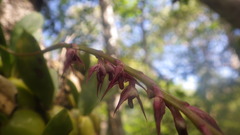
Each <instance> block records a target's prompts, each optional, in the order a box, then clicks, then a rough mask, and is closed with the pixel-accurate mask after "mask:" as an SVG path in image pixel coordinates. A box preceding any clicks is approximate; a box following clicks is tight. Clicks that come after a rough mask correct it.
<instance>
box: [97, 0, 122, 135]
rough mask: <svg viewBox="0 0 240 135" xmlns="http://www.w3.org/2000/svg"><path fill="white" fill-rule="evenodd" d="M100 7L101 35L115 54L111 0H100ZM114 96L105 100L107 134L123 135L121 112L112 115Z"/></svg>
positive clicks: (107, 48)
mask: <svg viewBox="0 0 240 135" xmlns="http://www.w3.org/2000/svg"><path fill="white" fill-rule="evenodd" d="M99 4H100V8H101V18H102V26H103V36H104V40H105V44H106V50H107V53H108V54H110V55H117V51H116V49H117V47H116V46H117V44H116V42H117V39H118V34H117V29H116V27H115V24H114V13H113V7H112V5H111V0H100V1H99ZM114 101H115V98H114V96H113V97H112V98H110V99H108V100H107V107H108V108H107V110H108V134H109V135H124V130H123V127H122V120H121V114H120V113H117V114H115V117H113V112H114V109H115V105H114Z"/></svg>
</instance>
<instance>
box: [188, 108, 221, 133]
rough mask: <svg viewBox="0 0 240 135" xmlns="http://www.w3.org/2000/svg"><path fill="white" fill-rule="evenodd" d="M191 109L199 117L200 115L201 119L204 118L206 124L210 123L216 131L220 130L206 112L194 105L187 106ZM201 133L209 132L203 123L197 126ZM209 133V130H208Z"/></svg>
mask: <svg viewBox="0 0 240 135" xmlns="http://www.w3.org/2000/svg"><path fill="white" fill-rule="evenodd" d="M187 107H188V108H189V109H190V110H191V111H193V112H194V113H195V114H197V115H198V116H199V117H201V118H202V119H203V120H205V121H206V122H207V123H208V124H210V125H212V126H213V127H214V128H216V129H217V130H218V131H220V132H222V131H221V129H220V128H219V127H218V125H217V122H216V121H215V120H214V119H213V118H212V117H211V116H210V115H209V114H208V113H206V112H204V111H202V110H200V109H199V108H197V107H195V106H190V105H188V106H187ZM198 128H199V129H200V130H201V131H202V132H203V133H204V132H205V133H206V134H207V133H208V132H209V131H208V130H207V129H206V128H205V126H204V125H200V127H198ZM209 133H210V132H209Z"/></svg>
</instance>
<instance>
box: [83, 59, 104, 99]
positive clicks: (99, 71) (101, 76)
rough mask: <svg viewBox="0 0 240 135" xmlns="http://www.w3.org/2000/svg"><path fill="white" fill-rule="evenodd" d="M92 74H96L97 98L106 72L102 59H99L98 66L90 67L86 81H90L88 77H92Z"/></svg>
mask: <svg viewBox="0 0 240 135" xmlns="http://www.w3.org/2000/svg"><path fill="white" fill-rule="evenodd" d="M94 72H96V75H97V96H98V93H99V92H100V91H101V88H102V85H103V82H104V78H105V76H106V74H107V71H106V69H105V66H104V62H103V60H102V59H100V58H99V59H98V64H97V65H95V66H92V67H91V68H90V69H89V71H88V77H87V80H88V79H90V77H91V76H92V74H93V73H94Z"/></svg>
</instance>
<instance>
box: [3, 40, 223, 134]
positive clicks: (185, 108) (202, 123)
mask: <svg viewBox="0 0 240 135" xmlns="http://www.w3.org/2000/svg"><path fill="white" fill-rule="evenodd" d="M72 47H73V48H74V49H78V50H80V51H84V52H86V53H90V54H92V55H95V56H96V57H97V58H98V57H100V58H102V59H104V60H107V61H108V62H110V63H112V64H114V65H117V64H118V62H119V60H118V59H116V58H113V57H111V56H109V55H107V54H105V53H103V52H102V51H99V50H95V49H92V48H88V47H86V46H85V45H72V44H67V43H59V44H56V45H53V46H50V47H48V48H46V49H44V50H42V51H37V52H32V53H27V54H26V53H21V54H19V53H15V52H14V51H12V50H9V49H7V48H5V47H3V46H1V45H0V49H2V50H4V51H7V52H9V53H10V54H13V55H17V56H32V55H38V54H43V53H46V52H49V51H52V50H56V49H61V48H72ZM123 69H124V72H126V73H127V74H129V75H131V76H133V77H134V78H136V79H137V80H139V81H140V82H142V83H143V84H145V86H146V87H147V88H152V87H157V86H158V85H157V84H156V83H155V82H154V81H153V80H152V79H150V78H149V77H148V76H146V75H145V74H143V73H142V72H140V71H138V70H135V69H133V68H131V67H129V66H127V65H125V64H123ZM151 92H153V94H155V95H158V96H157V98H159V94H158V93H161V94H160V95H161V98H162V99H163V100H164V102H165V103H166V104H169V105H171V106H173V107H174V108H176V109H178V110H179V111H181V112H182V113H183V114H185V115H186V116H187V117H188V118H189V119H190V120H191V121H192V123H193V124H194V125H195V126H196V127H197V128H198V129H199V130H200V131H201V132H202V133H203V134H206V132H207V134H210V135H223V133H222V132H221V131H220V130H218V129H217V128H216V127H215V126H213V125H212V124H211V123H209V122H207V121H206V120H204V119H203V117H202V116H199V114H198V113H196V112H194V110H193V109H192V107H189V106H190V105H189V104H188V103H187V102H184V101H181V100H179V99H177V98H176V97H174V96H172V95H170V94H168V93H166V92H165V91H163V90H161V91H160V88H159V89H158V90H155V91H151ZM153 97H154V96H152V98H153ZM154 98H156V96H155V97H154ZM157 100H160V99H157Z"/></svg>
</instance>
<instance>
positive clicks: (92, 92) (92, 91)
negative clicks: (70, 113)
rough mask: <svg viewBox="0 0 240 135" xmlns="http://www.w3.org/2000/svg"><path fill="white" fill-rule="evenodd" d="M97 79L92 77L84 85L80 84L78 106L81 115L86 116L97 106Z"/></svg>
mask: <svg viewBox="0 0 240 135" xmlns="http://www.w3.org/2000/svg"><path fill="white" fill-rule="evenodd" d="M96 87H97V79H96V76H95V75H94V76H92V77H91V78H90V79H89V80H88V81H87V82H86V83H83V84H82V91H81V93H80V97H79V101H78V106H79V108H80V110H81V112H82V114H83V115H88V114H90V113H91V112H92V110H93V109H94V107H95V106H96V105H97V102H98V98H97V95H96Z"/></svg>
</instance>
